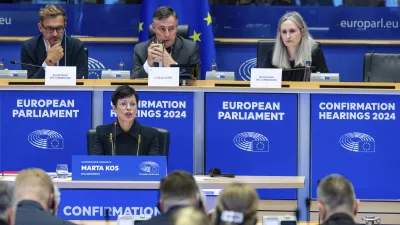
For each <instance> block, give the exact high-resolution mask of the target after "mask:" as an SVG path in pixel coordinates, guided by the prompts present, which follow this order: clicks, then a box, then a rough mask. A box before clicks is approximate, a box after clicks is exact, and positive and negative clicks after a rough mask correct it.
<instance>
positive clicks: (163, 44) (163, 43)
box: [161, 40, 165, 67]
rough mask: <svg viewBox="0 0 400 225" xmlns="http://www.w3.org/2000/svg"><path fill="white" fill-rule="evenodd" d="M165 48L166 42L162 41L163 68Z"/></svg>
mask: <svg viewBox="0 0 400 225" xmlns="http://www.w3.org/2000/svg"><path fill="white" fill-rule="evenodd" d="M164 46H165V40H163V41H162V57H161V67H163V66H164Z"/></svg>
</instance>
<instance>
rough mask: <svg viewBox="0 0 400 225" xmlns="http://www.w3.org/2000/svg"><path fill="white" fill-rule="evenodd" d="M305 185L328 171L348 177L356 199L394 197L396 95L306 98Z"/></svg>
mask: <svg viewBox="0 0 400 225" xmlns="http://www.w3.org/2000/svg"><path fill="white" fill-rule="evenodd" d="M311 104H312V106H311V107H312V108H311V135H312V136H311V146H312V150H311V187H312V197H313V198H315V197H316V188H317V182H318V180H320V179H322V178H323V177H324V176H326V175H328V174H331V173H339V174H342V175H343V176H345V177H346V178H347V179H349V180H350V181H351V182H352V183H353V185H354V188H355V192H356V195H357V198H361V199H399V198H400V193H399V191H398V188H397V187H398V185H399V178H400V176H399V174H398V171H399V169H400V165H399V163H398V140H399V135H398V132H397V130H398V129H399V126H400V123H399V119H398V117H397V116H398V115H399V110H398V108H397V107H396V106H399V104H400V96H397V95H357V94H354V95H349V94H346V95H344V94H343V95H340V94H339V95H334V94H331V95H330V94H315V95H312V97H311Z"/></svg>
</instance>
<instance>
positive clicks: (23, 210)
mask: <svg viewBox="0 0 400 225" xmlns="http://www.w3.org/2000/svg"><path fill="white" fill-rule="evenodd" d="M15 225H75V224H74V223H71V222H69V221H66V220H62V219H60V218H57V217H55V216H53V215H52V214H50V213H49V212H46V211H45V210H44V209H43V208H42V206H41V205H40V204H39V203H37V202H34V201H28V200H24V201H21V202H19V203H18V206H17V212H16V219H15Z"/></svg>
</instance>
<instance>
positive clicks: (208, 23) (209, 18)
mask: <svg viewBox="0 0 400 225" xmlns="http://www.w3.org/2000/svg"><path fill="white" fill-rule="evenodd" d="M203 20H205V21H207V26H210V24H211V23H212V18H211V15H210V13H208V15H207V17H206V18H204V19H203Z"/></svg>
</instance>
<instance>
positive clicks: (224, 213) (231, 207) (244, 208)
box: [211, 183, 259, 225]
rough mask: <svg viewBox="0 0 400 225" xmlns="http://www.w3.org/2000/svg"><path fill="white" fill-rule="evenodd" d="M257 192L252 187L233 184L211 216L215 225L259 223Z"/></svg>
mask: <svg viewBox="0 0 400 225" xmlns="http://www.w3.org/2000/svg"><path fill="white" fill-rule="evenodd" d="M258 200H259V198H258V195H257V192H256V191H255V190H254V188H252V187H251V186H249V185H247V184H241V183H232V184H229V185H228V186H226V187H225V188H224V190H223V191H222V192H221V194H220V195H219V197H218V200H217V203H216V207H215V209H214V211H213V212H212V214H211V221H212V224H213V225H234V224H237V225H239V224H240V225H255V224H256V223H257V207H258Z"/></svg>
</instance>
